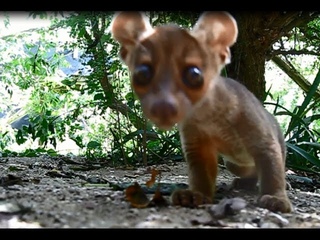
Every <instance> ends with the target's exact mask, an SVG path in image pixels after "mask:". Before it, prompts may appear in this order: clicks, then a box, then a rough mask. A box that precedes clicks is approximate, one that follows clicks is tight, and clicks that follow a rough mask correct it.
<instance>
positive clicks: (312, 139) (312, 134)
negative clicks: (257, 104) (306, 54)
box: [265, 71, 320, 172]
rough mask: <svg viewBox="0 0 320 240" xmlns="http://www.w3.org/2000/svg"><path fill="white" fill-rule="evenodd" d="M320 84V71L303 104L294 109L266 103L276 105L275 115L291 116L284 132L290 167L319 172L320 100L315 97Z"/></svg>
mask: <svg viewBox="0 0 320 240" xmlns="http://www.w3.org/2000/svg"><path fill="white" fill-rule="evenodd" d="M319 84H320V71H319V72H318V74H317V76H316V78H315V79H314V81H313V84H312V86H311V88H310V91H309V92H308V94H307V95H306V96H305V98H304V101H303V102H302V104H301V105H300V106H296V107H295V108H294V110H293V111H290V110H288V109H286V108H285V107H283V106H281V105H280V104H278V103H270V102H266V103H265V104H266V105H268V104H269V105H275V110H274V115H276V116H282V115H286V116H289V117H290V121H289V123H288V126H287V127H286V130H285V133H284V136H285V139H286V144H287V152H288V156H287V166H288V167H291V168H294V169H299V170H304V171H317V172H319V170H320V159H319V156H320V129H319V126H318V125H316V122H319V120H320V111H319V107H320V102H319V101H318V100H314V99H313V96H314V93H315V91H316V90H317V89H318V87H319ZM279 109H280V110H279Z"/></svg>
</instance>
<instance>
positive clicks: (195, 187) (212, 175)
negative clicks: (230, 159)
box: [171, 141, 218, 207]
mask: <svg viewBox="0 0 320 240" xmlns="http://www.w3.org/2000/svg"><path fill="white" fill-rule="evenodd" d="M183 149H184V153H185V157H186V161H187V164H188V176H189V189H188V190H177V191H175V192H174V193H173V194H172V196H171V201H172V204H173V205H180V206H184V207H196V206H198V205H201V204H207V203H212V201H213V198H214V193H215V187H216V177H217V171H218V160H217V154H216V152H215V151H214V148H213V146H212V145H210V144H209V143H208V141H197V142H196V143H193V144H191V143H189V144H188V143H185V144H184V146H183Z"/></svg>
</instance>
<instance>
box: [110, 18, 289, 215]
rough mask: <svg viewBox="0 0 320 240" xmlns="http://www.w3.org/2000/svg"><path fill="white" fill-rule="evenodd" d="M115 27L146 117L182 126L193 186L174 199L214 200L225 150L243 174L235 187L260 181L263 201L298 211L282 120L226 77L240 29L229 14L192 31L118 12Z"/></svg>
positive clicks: (227, 161) (175, 201)
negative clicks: (290, 192)
mask: <svg viewBox="0 0 320 240" xmlns="http://www.w3.org/2000/svg"><path fill="white" fill-rule="evenodd" d="M111 32H112V34H113V37H114V39H115V40H117V41H118V42H119V43H120V46H121V48H120V57H121V59H122V60H123V62H124V63H125V64H126V65H127V66H128V68H129V71H130V74H131V84H132V87H133V90H134V92H135V93H136V95H137V96H138V98H139V99H140V101H141V105H142V109H143V112H144V114H145V116H146V117H147V118H149V119H150V120H151V121H152V122H153V123H154V124H155V125H156V126H158V127H159V128H160V129H163V130H168V129H171V128H172V127H173V125H175V124H176V123H177V124H178V128H179V133H180V137H181V144H182V149H183V152H184V155H185V158H186V161H187V164H188V174H189V189H188V190H177V191H175V192H174V193H173V194H172V196H171V200H172V203H173V204H174V205H182V206H186V207H194V206H197V205H199V204H203V203H212V201H213V199H214V193H215V186H216V177H217V172H218V155H219V154H220V155H221V156H223V158H224V160H225V164H226V167H227V168H228V169H229V170H230V171H231V172H232V173H234V174H235V175H236V176H238V177H239V178H236V179H235V181H234V183H233V184H234V186H238V187H240V188H241V187H244V188H248V187H252V186H256V184H257V183H259V190H260V196H259V198H258V205H259V206H260V207H263V208H267V209H269V210H271V211H280V212H290V211H292V205H291V203H290V201H289V199H288V197H287V193H286V181H285V154H286V153H285V152H286V148H285V142H284V139H283V135H282V133H281V130H280V127H279V125H278V123H277V121H276V120H275V118H274V117H273V116H272V115H271V114H270V113H269V112H267V111H266V110H265V109H264V108H263V105H262V104H261V103H260V101H259V100H258V99H257V98H256V97H255V96H254V95H253V94H252V93H251V92H249V90H247V88H246V87H244V86H243V85H241V84H240V83H238V82H236V81H234V80H232V79H229V78H224V77H222V76H220V71H221V70H222V68H223V67H224V66H225V65H226V64H228V63H229V62H230V49H229V48H230V47H231V46H232V45H233V44H234V43H235V42H236V38H237V35H238V28H237V23H236V21H235V19H234V18H233V17H232V16H231V15H230V14H228V13H226V12H204V13H203V14H202V15H201V16H200V18H199V20H198V22H197V23H196V24H195V26H194V28H193V30H192V31H188V30H185V29H182V28H180V27H178V26H175V25H164V26H158V27H155V28H153V27H152V26H151V25H150V23H149V21H148V19H147V18H146V16H145V15H144V13H140V12H120V13H116V14H115V16H114V18H113V21H112V23H111Z"/></svg>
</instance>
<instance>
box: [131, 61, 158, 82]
mask: <svg viewBox="0 0 320 240" xmlns="http://www.w3.org/2000/svg"><path fill="white" fill-rule="evenodd" d="M152 76H153V71H152V68H151V67H150V66H149V65H147V64H142V65H139V66H137V67H136V68H135V69H134V72H133V75H132V80H133V82H134V83H135V84H137V85H142V86H143V85H147V84H148V83H150V81H151V79H152Z"/></svg>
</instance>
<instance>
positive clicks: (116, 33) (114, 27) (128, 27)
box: [111, 12, 153, 62]
mask: <svg viewBox="0 0 320 240" xmlns="http://www.w3.org/2000/svg"><path fill="white" fill-rule="evenodd" d="M111 33H112V35H113V38H114V39H115V40H117V41H118V42H119V43H120V45H121V49H120V57H121V58H122V60H123V61H124V62H127V61H126V57H127V55H128V52H130V50H131V49H132V48H133V47H134V46H135V45H136V44H137V43H138V42H139V41H140V40H141V39H143V38H144V37H146V36H147V35H150V34H152V33H153V28H152V26H151V25H150V22H149V20H148V19H147V17H146V16H145V14H144V13H142V12H119V13H116V14H115V15H114V17H113V19H112V22H111Z"/></svg>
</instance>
